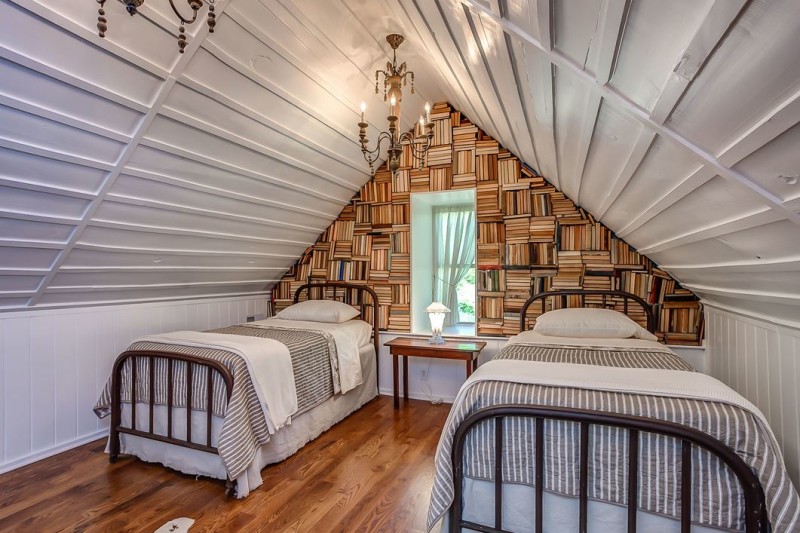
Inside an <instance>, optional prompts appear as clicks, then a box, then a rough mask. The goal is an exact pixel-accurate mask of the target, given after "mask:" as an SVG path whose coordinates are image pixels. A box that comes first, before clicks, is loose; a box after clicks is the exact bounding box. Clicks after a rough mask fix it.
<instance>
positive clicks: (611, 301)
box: [519, 289, 656, 333]
mask: <svg viewBox="0 0 800 533" xmlns="http://www.w3.org/2000/svg"><path fill="white" fill-rule="evenodd" d="M587 296H588V297H589V298H587ZM548 298H557V299H558V300H556V303H554V304H553V305H552V306H551V307H550V309H563V308H567V307H599V308H604V309H614V310H615V311H619V312H621V313H624V314H626V315H627V314H628V311H629V310H631V306H635V307H636V308H641V309H642V310H643V311H644V316H645V317H646V327H647V331H649V332H650V333H655V329H656V321H655V315H654V314H653V308H652V306H651V305H650V304H648V303H647V302H646V301H644V299H642V298H640V297H639V296H637V295H635V294H631V293H629V292H624V291H604V290H599V289H595V290H592V289H569V290H563V291H550V292H540V293H539V294H534V295H533V296H531V297H530V298H528V301H527V302H525V305H523V306H522V310H521V311H520V313H519V330H520V331H525V330H527V329H528V327H527V325H528V320H527V318H528V317H527V315H528V308H530V307H531V305H534V309H536V310H538V311H540V314H541V313H542V312H544V311H545V310H546V306H547V300H548ZM539 301H541V304H540V306H537V305H535V304H536V303H537V302H539Z"/></svg>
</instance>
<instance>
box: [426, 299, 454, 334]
mask: <svg viewBox="0 0 800 533" xmlns="http://www.w3.org/2000/svg"><path fill="white" fill-rule="evenodd" d="M425 312H427V313H428V317H429V318H430V319H431V333H432V335H431V338H430V339H429V340H428V342H429V343H431V344H444V338H443V337H442V329H443V327H444V315H445V314H446V313H449V312H450V309H448V308H447V307H446V306H445V305H443V304H442V303H440V302H433V303H432V304H431V305H429V306H428V307H426V308H425Z"/></svg>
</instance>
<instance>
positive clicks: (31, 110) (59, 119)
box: [0, 94, 130, 143]
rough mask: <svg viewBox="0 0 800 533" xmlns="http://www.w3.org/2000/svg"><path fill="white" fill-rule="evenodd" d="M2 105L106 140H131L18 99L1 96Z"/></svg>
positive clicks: (125, 141) (112, 131)
mask: <svg viewBox="0 0 800 533" xmlns="http://www.w3.org/2000/svg"><path fill="white" fill-rule="evenodd" d="M0 105H4V106H6V107H11V108H13V109H17V110H19V111H22V112H23V113H27V114H29V115H33V116H36V117H41V118H43V119H46V120H50V121H53V122H56V123H58V124H63V125H65V126H70V127H71V128H75V129H76V130H79V131H85V132H88V133H91V134H93V135H98V136H100V137H103V138H105V139H111V140H112V141H117V142H120V143H127V142H128V141H129V140H130V135H127V134H125V133H122V132H119V131H114V130H110V129H108V128H104V127H103V126H98V125H97V124H92V123H91V122H86V121H83V120H80V119H77V118H75V117H71V116H69V115H65V114H63V113H59V112H58V111H53V110H52V109H47V108H44V107H40V106H38V105H35V104H31V103H28V102H23V101H21V100H17V99H16V98H11V97H9V96H6V95H3V94H0Z"/></svg>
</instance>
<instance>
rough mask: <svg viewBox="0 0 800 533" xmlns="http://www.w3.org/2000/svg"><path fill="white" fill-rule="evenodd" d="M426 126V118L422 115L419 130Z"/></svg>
mask: <svg viewBox="0 0 800 533" xmlns="http://www.w3.org/2000/svg"><path fill="white" fill-rule="evenodd" d="M423 128H425V119H424V118H422V115H420V116H419V130H420V131H422V130H423Z"/></svg>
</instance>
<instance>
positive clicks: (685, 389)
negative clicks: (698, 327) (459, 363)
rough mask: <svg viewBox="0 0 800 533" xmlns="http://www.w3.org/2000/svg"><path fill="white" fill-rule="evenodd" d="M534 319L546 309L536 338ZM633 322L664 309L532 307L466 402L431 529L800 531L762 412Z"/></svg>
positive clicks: (440, 476)
mask: <svg viewBox="0 0 800 533" xmlns="http://www.w3.org/2000/svg"><path fill="white" fill-rule="evenodd" d="M569 304H572V305H574V306H576V307H579V308H578V309H568V307H569ZM634 306H636V307H640V308H641V309H633V307H634ZM548 309H550V310H551V311H549V312H545V311H546V310H548ZM529 310H530V311H534V312H536V313H537V314H540V316H538V318H537V319H536V324H535V326H534V328H533V331H529V330H528V327H529V326H530V324H529V319H528V311H529ZM615 310H616V311H615ZM623 312H624V313H625V314H628V313H630V314H631V315H633V316H638V317H641V320H642V322H643V323H645V324H646V325H647V326H648V327H649V328H650V329H652V325H653V323H654V321H653V317H652V312H651V309H650V306H649V305H647V303H646V302H644V301H642V300H641V299H640V298H638V297H636V296H634V295H631V294H627V293H620V292H603V291H587V290H580V291H562V292H558V293H543V294H540V295H537V296H534V297H533V298H531V299H530V300H529V301H528V302H527V303H526V304H525V306H524V308H523V310H522V313H521V318H520V321H521V328H520V330H521V331H522V333H520V334H519V335H517V336H515V337H512V338H511V339H509V342H508V343H507V345H506V346H505V347H504V348H503V349H502V350H501V352H500V353H499V354H498V355H497V356H495V358H494V359H493V360H492V361H489V362H487V363H485V364H484V365H482V366H481V367H480V368H478V370H477V371H476V372H475V373H474V374H473V375H472V376H471V377H470V378H469V379H468V380H467V382H466V383H465V384H464V386H463V387H462V388H461V390H460V391H459V394H458V396H457V398H456V400H455V402H454V404H453V408H452V409H451V412H450V415H449V417H448V420H447V422H446V423H445V426H444V429H443V430H442V435H441V438H440V442H439V446H438V448H437V452H436V471H435V478H434V483H433V489H432V495H431V504H430V510H429V515H428V529H429V530H441V531H451V532H456V531H481V532H492V533H494V532H503V531H514V532H529V531H530V532H537V533H539V532H542V531H544V532H559V533H560V532H570V531H580V532H585V531H595V532H596V531H602V532H603V533H611V532H617V531H620V532H621V531H627V532H633V531H643V532H647V533H661V532H664V533H666V532H673V531H680V532H689V531H692V532H696V533H700V532H702V533H711V532H718V531H747V532H756V531H763V532H766V531H774V532H794V531H798V530H800V500H798V496H797V493H796V491H795V489H794V488H793V486H792V483H791V481H790V480H789V477H788V475H787V472H786V469H785V467H784V464H783V459H782V457H781V454H780V450H779V448H778V445H777V443H776V441H775V438H774V436H773V435H772V432H771V430H770V429H769V426H768V425H767V423H766V421H765V420H764V417H763V415H761V413H760V412H759V411H758V409H757V408H756V407H755V406H753V405H752V404H750V403H749V402H748V401H747V400H745V399H744V398H742V397H741V396H739V395H738V394H736V393H735V392H734V391H733V390H731V389H729V388H728V387H726V386H725V385H723V384H722V383H720V382H719V381H717V380H715V379H713V378H711V377H710V376H707V375H704V374H701V373H699V372H695V371H694V370H693V369H692V368H691V367H690V366H689V365H688V364H686V363H685V362H683V361H682V360H681V359H680V358H679V357H678V356H676V355H675V354H674V353H672V352H671V351H670V350H669V349H668V348H666V347H665V346H663V345H661V344H659V343H657V342H655V341H656V338H655V336H653V335H652V334H651V332H648V331H647V329H645V328H643V327H642V326H641V325H639V324H637V323H634V322H633V321H631V320H630V319H628V318H627V317H626V316H625V314H623Z"/></svg>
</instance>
